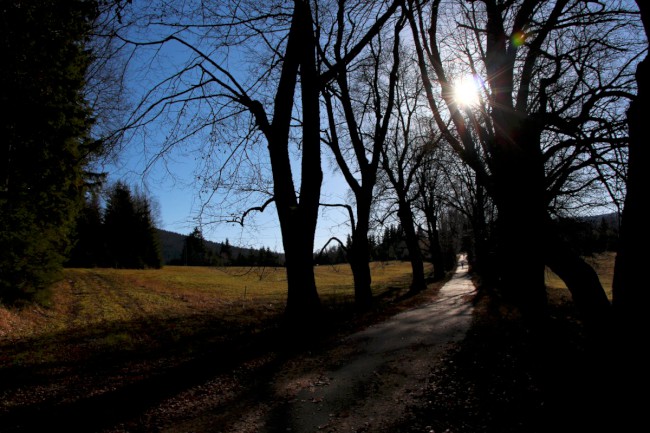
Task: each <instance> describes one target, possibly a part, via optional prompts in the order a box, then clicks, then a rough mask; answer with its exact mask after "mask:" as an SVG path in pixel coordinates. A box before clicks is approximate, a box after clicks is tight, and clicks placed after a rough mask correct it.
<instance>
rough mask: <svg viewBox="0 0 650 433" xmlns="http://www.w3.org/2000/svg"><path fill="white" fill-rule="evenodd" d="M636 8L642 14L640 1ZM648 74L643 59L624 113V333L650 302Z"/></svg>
mask: <svg viewBox="0 0 650 433" xmlns="http://www.w3.org/2000/svg"><path fill="white" fill-rule="evenodd" d="M639 7H640V8H641V10H642V12H643V8H642V7H641V2H639ZM646 19H647V18H646ZM649 74H650V58H649V57H647V56H646V58H645V59H644V60H643V62H641V63H640V64H639V65H638V67H637V71H636V79H637V83H638V88H639V91H638V94H637V97H636V98H635V99H634V100H633V101H632V103H631V104H630V108H629V109H628V111H627V121H628V126H629V133H630V143H629V155H628V158H629V159H628V171H627V183H626V186H627V195H626V196H625V204H624V208H623V215H622V220H621V232H620V239H619V244H618V252H617V254H616V264H615V267H614V282H613V287H612V289H613V306H614V310H615V313H616V316H617V318H618V319H621V322H622V324H623V326H624V329H627V330H628V331H632V330H634V329H636V328H637V327H638V326H639V325H640V322H641V321H643V320H644V319H643V318H644V316H645V309H646V308H647V306H648V302H650V299H649V297H650V290H649V289H648V276H647V266H648V253H647V251H648V244H649V241H650V233H649V230H650V226H649V225H648V222H647V221H646V220H647V217H646V215H647V212H646V211H644V209H643V207H644V203H645V202H646V199H647V191H648V189H649V188H650V181H649V180H648V172H647V168H646V167H645V166H644V165H645V164H647V162H648V161H650V143H648V134H647V131H646V129H647V125H646V122H647V113H648V112H650V83H649V82H648V76H649ZM639 329H641V328H639Z"/></svg>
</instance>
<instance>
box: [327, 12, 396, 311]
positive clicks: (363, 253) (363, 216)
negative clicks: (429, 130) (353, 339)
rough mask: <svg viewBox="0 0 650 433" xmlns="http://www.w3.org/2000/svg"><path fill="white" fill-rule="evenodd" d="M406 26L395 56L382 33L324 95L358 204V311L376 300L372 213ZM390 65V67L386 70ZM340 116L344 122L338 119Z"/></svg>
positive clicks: (353, 253)
mask: <svg viewBox="0 0 650 433" xmlns="http://www.w3.org/2000/svg"><path fill="white" fill-rule="evenodd" d="M344 19H345V17H344V15H343V11H342V10H340V12H339V14H338V16H337V20H338V21H339V25H338V28H339V32H338V33H337V37H336V41H335V43H334V47H335V58H336V61H337V62H340V61H341V60H342V59H343V58H344V57H345V52H344V51H343V50H345V44H344V43H343V42H344V41H343V33H342V29H343V28H344V25H343V20H344ZM403 25H404V20H403V19H401V18H400V19H398V20H397V21H396V23H395V25H394V32H393V33H394V34H393V37H392V45H393V49H392V58H391V57H390V55H388V54H389V53H387V52H386V49H385V48H384V45H385V44H386V42H385V41H384V37H385V35H382V33H379V34H378V37H377V39H376V40H375V41H373V42H371V43H370V44H369V46H368V52H367V54H366V55H365V56H364V57H363V58H361V60H360V61H359V62H358V63H357V64H355V65H353V66H351V67H350V68H349V70H342V71H341V72H340V73H339V74H338V75H337V77H336V79H335V80H334V82H333V83H332V85H330V86H328V90H327V91H326V92H325V93H324V98H325V104H326V106H327V114H328V119H329V137H328V138H327V139H326V143H327V145H328V146H329V147H330V149H331V150H332V152H333V154H334V158H335V160H336V162H337V165H338V167H339V169H340V170H341V172H342V174H343V177H344V178H345V180H346V182H347V184H348V185H349V187H350V189H351V191H352V193H353V194H354V201H355V205H356V208H355V210H356V212H355V214H356V219H355V218H354V214H352V212H350V219H351V221H350V222H351V227H352V236H351V244H350V245H349V248H348V249H347V257H348V261H349V262H350V266H351V269H352V274H353V278H354V293H355V302H356V304H357V306H358V307H360V308H367V307H368V306H369V305H370V303H371V301H372V291H371V288H370V284H371V282H372V280H371V275H370V266H369V261H370V244H369V239H368V233H369V230H370V213H371V207H372V203H373V200H374V196H373V192H374V189H375V184H376V182H377V170H378V168H379V161H380V156H381V152H382V148H383V147H384V146H385V142H386V138H387V133H388V126H389V124H390V120H391V114H392V111H393V106H394V102H395V85H396V82H397V71H398V68H399V54H400V53H399V45H400V37H399V34H400V32H401V30H402V28H403ZM388 44H390V40H389V41H388ZM386 64H388V65H391V66H390V67H389V68H386V67H385V65H386ZM386 69H388V70H386ZM386 79H387V81H388V82H387V83H386V84H385V86H384V85H382V81H383V80H386ZM341 118H342V119H343V121H342V122H341V121H340V120H338V119H341Z"/></svg>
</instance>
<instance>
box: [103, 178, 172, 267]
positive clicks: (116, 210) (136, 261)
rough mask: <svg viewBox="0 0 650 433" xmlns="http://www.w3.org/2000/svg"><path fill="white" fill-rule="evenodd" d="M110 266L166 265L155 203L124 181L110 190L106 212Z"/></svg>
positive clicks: (105, 222)
mask: <svg viewBox="0 0 650 433" xmlns="http://www.w3.org/2000/svg"><path fill="white" fill-rule="evenodd" d="M104 234H105V244H106V252H107V256H108V260H107V262H106V265H107V266H111V267H116V268H131V269H140V268H145V267H149V268H159V267H160V266H161V265H162V258H161V254H160V246H159V240H158V235H157V233H156V230H155V227H154V224H153V218H152V216H151V205H150V203H149V200H148V199H147V198H146V196H144V195H141V194H139V195H136V196H135V197H134V196H133V194H132V193H131V190H130V189H129V187H128V186H127V185H126V184H124V183H123V182H117V183H116V184H115V185H114V186H113V187H112V188H111V190H110V191H109V195H108V199H107V203H106V210H105V212H104Z"/></svg>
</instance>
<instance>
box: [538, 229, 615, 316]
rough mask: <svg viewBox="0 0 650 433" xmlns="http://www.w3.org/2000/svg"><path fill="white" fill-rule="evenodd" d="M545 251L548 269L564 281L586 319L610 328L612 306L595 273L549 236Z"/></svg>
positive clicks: (569, 249) (558, 241)
mask: <svg viewBox="0 0 650 433" xmlns="http://www.w3.org/2000/svg"><path fill="white" fill-rule="evenodd" d="M548 226H550V224H548ZM545 251H546V265H547V266H548V267H549V268H550V269H551V270H552V271H553V272H555V273H556V274H557V276H558V277H560V279H562V281H564V284H566V286H567V288H568V289H569V291H570V292H571V297H572V299H573V302H574V303H575V305H576V307H578V309H579V310H580V311H581V312H582V313H583V315H584V317H585V319H586V320H587V321H588V322H589V323H590V324H594V325H601V324H607V322H608V321H609V320H608V319H609V316H610V312H611V305H610V303H609V299H608V298H607V294H606V293H605V290H604V289H603V286H602V284H601V283H600V280H599V279H598V274H596V272H595V271H594V269H593V268H592V267H591V266H589V264H588V263H587V262H585V261H584V260H583V259H582V258H581V257H580V256H579V255H578V254H576V253H575V252H574V251H572V250H571V247H570V245H567V244H566V242H564V241H562V240H561V239H559V238H558V237H557V236H554V235H553V234H552V233H550V232H548V235H547V248H546V250H545Z"/></svg>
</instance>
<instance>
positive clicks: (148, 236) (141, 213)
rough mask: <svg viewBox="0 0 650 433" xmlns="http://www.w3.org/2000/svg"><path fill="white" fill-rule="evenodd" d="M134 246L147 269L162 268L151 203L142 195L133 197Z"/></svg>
mask: <svg viewBox="0 0 650 433" xmlns="http://www.w3.org/2000/svg"><path fill="white" fill-rule="evenodd" d="M135 219H136V220H135V225H136V227H137V234H136V236H137V237H136V240H135V241H136V245H137V250H138V251H139V254H140V258H141V261H142V262H143V264H144V266H145V267H147V268H156V269H158V268H160V267H161V266H162V252H161V250H160V241H159V239H158V232H157V231H156V227H155V224H154V221H153V217H152V212H151V201H150V200H149V199H148V198H147V196H146V195H144V194H136V195H135Z"/></svg>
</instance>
